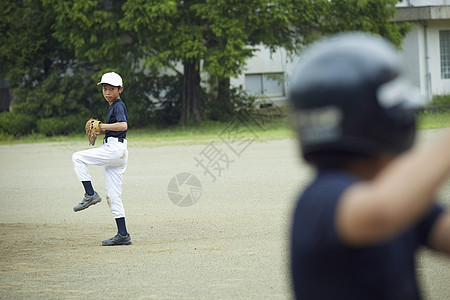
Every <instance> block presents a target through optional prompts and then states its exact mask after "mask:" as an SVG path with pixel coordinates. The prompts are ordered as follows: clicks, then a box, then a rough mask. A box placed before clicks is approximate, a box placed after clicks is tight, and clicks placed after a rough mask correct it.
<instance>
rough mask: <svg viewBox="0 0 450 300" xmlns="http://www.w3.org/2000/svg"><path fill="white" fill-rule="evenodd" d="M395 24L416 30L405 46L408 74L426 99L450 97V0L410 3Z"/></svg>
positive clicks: (400, 9)
mask: <svg viewBox="0 0 450 300" xmlns="http://www.w3.org/2000/svg"><path fill="white" fill-rule="evenodd" d="M397 7H398V9H397V14H396V15H395V17H394V21H397V22H404V21H405V22H411V23H414V27H413V29H412V31H411V32H410V33H408V35H407V36H406V38H405V40H404V42H403V45H402V48H403V50H402V54H403V57H404V60H405V63H406V64H405V65H406V69H405V72H406V75H407V76H408V77H409V79H410V80H411V81H412V82H413V83H414V84H415V85H417V86H418V87H420V90H421V92H422V94H423V95H425V96H426V97H427V99H431V98H432V96H433V95H447V94H450V0H416V1H414V0H409V1H403V2H402V3H399V4H398V5H397Z"/></svg>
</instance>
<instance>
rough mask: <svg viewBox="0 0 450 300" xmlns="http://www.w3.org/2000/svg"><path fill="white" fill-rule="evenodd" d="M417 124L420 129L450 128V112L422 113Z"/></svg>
mask: <svg viewBox="0 0 450 300" xmlns="http://www.w3.org/2000/svg"><path fill="white" fill-rule="evenodd" d="M417 124H418V128H419V129H436V128H445V127H450V110H441V111H438V112H431V111H424V112H421V113H419V114H418V116H417Z"/></svg>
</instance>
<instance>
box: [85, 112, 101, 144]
mask: <svg viewBox="0 0 450 300" xmlns="http://www.w3.org/2000/svg"><path fill="white" fill-rule="evenodd" d="M101 123H102V122H101V121H99V120H97V119H93V118H90V119H89V120H88V121H87V122H86V135H87V137H88V140H89V145H91V146H94V145H95V140H96V139H97V136H98V135H99V134H100V133H101V132H102V131H101V129H100V124H101Z"/></svg>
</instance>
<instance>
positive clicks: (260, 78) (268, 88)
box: [231, 0, 450, 105]
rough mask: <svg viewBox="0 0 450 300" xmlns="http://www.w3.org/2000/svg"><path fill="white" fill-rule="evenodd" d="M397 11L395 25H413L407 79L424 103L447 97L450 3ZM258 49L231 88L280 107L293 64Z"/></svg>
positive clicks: (406, 52) (424, 1) (439, 0)
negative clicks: (439, 97)
mask: <svg viewBox="0 0 450 300" xmlns="http://www.w3.org/2000/svg"><path fill="white" fill-rule="evenodd" d="M397 7H398V10H397V14H396V16H395V18H394V21H396V22H411V23H414V27H413V29H412V30H411V32H410V33H409V34H408V35H407V36H406V37H405V40H404V43H403V45H402V49H403V50H402V56H403V59H404V61H405V66H406V67H405V74H406V76H407V77H408V78H409V80H410V81H412V83H413V84H414V85H416V86H418V87H420V90H421V93H422V94H423V95H424V96H426V98H427V99H431V98H432V96H433V95H445V94H450V0H416V1H414V0H409V1H406V0H404V1H403V2H400V3H399V4H398V5H397ZM258 49H259V51H258V52H257V53H256V55H255V56H254V57H252V58H251V59H249V60H248V61H247V65H246V69H245V70H244V72H243V73H242V74H241V75H240V76H239V77H238V78H232V79H231V84H232V85H233V86H242V87H243V88H244V89H245V90H246V91H247V92H249V93H251V94H254V95H258V96H259V97H260V98H261V99H262V101H263V102H265V101H266V102H272V103H273V104H275V105H281V104H283V103H284V102H285V101H286V83H285V82H286V81H288V80H289V74H290V72H291V70H292V68H293V66H294V64H295V63H294V62H292V60H291V59H290V58H289V57H287V56H286V51H284V50H283V49H280V50H278V51H277V52H275V53H273V54H270V51H269V49H267V48H264V47H260V48H258ZM280 79H282V80H280Z"/></svg>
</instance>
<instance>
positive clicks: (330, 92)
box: [289, 33, 421, 166]
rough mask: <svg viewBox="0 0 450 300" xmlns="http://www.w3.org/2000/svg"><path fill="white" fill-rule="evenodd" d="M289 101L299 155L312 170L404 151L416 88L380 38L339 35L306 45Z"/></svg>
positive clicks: (415, 103) (410, 133) (409, 139)
mask: <svg viewBox="0 0 450 300" xmlns="http://www.w3.org/2000/svg"><path fill="white" fill-rule="evenodd" d="M289 97H290V100H291V104H292V106H293V109H294V114H293V117H294V124H295V127H296V130H297V132H298V135H299V140H300V145H301V149H302V153H303V156H304V158H305V160H306V161H309V162H311V163H313V164H315V165H317V166H327V165H334V164H337V163H339V162H344V161H345V160H347V159H349V158H354V157H355V156H374V155H377V154H379V153H383V152H391V153H400V152H403V151H405V150H406V149H408V148H409V147H410V146H411V145H412V143H413V141H414V136H415V118H414V113H415V110H414V109H413V108H414V107H417V106H418V105H419V103H420V102H421V97H420V94H419V92H418V89H416V88H414V87H413V86H411V85H409V84H408V83H407V81H406V80H405V79H404V78H403V77H402V76H401V65H400V59H399V57H398V54H397V53H396V51H395V49H394V48H393V47H392V46H391V44H390V43H388V42H387V41H385V40H383V39H382V38H380V37H376V36H374V35H368V34H362V33H346V34H339V35H336V36H334V37H331V38H329V39H326V40H324V41H321V42H318V43H316V44H314V45H312V46H311V47H309V48H308V49H307V50H306V51H305V52H304V53H303V55H302V56H301V58H300V63H299V65H298V66H297V68H296V69H295V71H294V74H293V76H292V81H291V83H290V90H289Z"/></svg>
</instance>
